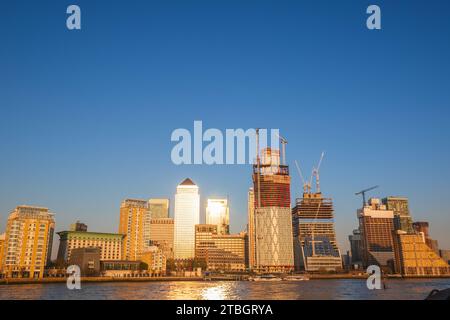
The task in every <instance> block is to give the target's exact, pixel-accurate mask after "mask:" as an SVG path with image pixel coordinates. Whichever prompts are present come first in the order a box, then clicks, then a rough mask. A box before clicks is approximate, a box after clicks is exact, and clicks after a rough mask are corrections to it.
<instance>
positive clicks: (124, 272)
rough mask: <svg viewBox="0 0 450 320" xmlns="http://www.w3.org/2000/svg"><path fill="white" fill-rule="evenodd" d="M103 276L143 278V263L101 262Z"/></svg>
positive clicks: (123, 261)
mask: <svg viewBox="0 0 450 320" xmlns="http://www.w3.org/2000/svg"><path fill="white" fill-rule="evenodd" d="M100 270H101V274H102V276H105V277H115V278H135V277H141V276H142V274H143V273H142V262H141V261H139V260H133V261H129V260H103V261H100Z"/></svg>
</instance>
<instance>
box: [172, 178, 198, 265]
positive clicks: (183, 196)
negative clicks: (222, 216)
mask: <svg viewBox="0 0 450 320" xmlns="http://www.w3.org/2000/svg"><path fill="white" fill-rule="evenodd" d="M199 222H200V195H199V188H198V186H197V185H196V184H195V183H194V182H193V181H192V180H191V179H189V178H188V179H185V180H184V181H183V182H182V183H180V184H179V185H178V186H177V193H176V194H175V222H174V257H175V259H177V260H183V259H193V258H194V256H195V225H197V224H199Z"/></svg>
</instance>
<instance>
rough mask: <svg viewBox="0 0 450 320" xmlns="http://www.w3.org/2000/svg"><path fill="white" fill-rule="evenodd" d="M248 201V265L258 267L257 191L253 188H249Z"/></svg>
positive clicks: (252, 268) (252, 267)
mask: <svg viewBox="0 0 450 320" xmlns="http://www.w3.org/2000/svg"><path fill="white" fill-rule="evenodd" d="M247 199H248V202H247V217H248V225H247V234H248V266H249V268H250V269H251V270H254V269H256V231H255V230H256V228H255V227H256V221H255V192H254V190H253V188H250V189H249V190H248V198H247Z"/></svg>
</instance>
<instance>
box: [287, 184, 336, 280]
mask: <svg viewBox="0 0 450 320" xmlns="http://www.w3.org/2000/svg"><path fill="white" fill-rule="evenodd" d="M333 211H334V209H333V202H332V200H331V199H328V198H324V197H323V196H322V193H321V192H314V193H313V192H304V193H303V198H301V199H297V201H296V205H295V207H294V208H293V209H292V220H293V236H294V248H295V250H294V252H295V260H296V261H295V262H296V266H297V269H300V270H306V271H310V272H317V271H338V270H340V269H342V258H341V253H340V251H339V248H338V245H337V242H336V233H335V230H334V215H333Z"/></svg>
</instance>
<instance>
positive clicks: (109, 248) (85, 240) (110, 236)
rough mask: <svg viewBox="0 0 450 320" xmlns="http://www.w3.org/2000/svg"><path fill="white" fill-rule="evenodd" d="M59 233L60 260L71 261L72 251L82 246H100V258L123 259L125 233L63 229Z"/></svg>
mask: <svg viewBox="0 0 450 320" xmlns="http://www.w3.org/2000/svg"><path fill="white" fill-rule="evenodd" d="M57 234H58V235H59V248H58V258H57V259H58V262H60V263H62V262H68V261H70V258H71V255H72V251H73V250H74V249H80V248H99V250H100V251H99V252H100V260H122V258H123V256H122V254H123V247H122V244H123V241H124V237H125V235H123V234H117V233H100V232H86V231H61V232H57Z"/></svg>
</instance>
